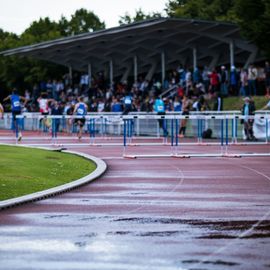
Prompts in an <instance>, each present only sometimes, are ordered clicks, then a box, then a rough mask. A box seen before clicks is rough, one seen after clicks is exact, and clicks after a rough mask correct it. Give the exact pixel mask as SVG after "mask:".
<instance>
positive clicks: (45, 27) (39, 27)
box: [20, 17, 61, 45]
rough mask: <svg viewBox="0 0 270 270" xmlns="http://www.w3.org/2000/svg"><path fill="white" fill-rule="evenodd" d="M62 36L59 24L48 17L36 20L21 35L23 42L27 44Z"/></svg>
mask: <svg viewBox="0 0 270 270" xmlns="http://www.w3.org/2000/svg"><path fill="white" fill-rule="evenodd" d="M59 37H61V32H60V31H59V25H58V23H56V22H53V21H51V20H50V19H49V18H48V17H46V18H44V19H43V18H40V19H39V20H38V21H34V22H33V23H32V24H31V25H30V27H28V28H27V29H26V30H25V31H24V32H23V34H22V35H21V37H20V40H21V44H20V45H27V44H33V43H37V42H42V41H46V40H52V39H56V38H59Z"/></svg>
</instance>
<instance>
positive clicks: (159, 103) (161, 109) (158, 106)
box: [154, 98, 165, 112]
mask: <svg viewBox="0 0 270 270" xmlns="http://www.w3.org/2000/svg"><path fill="white" fill-rule="evenodd" d="M154 110H155V112H165V105H164V102H163V101H162V100H161V99H160V98H158V99H156V101H155V104H154Z"/></svg>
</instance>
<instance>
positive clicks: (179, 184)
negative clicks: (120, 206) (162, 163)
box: [124, 166, 185, 216]
mask: <svg viewBox="0 0 270 270" xmlns="http://www.w3.org/2000/svg"><path fill="white" fill-rule="evenodd" d="M171 167H172V168H174V169H176V171H177V172H178V177H177V179H179V181H178V183H177V184H176V185H175V186H174V187H173V189H171V190H169V191H167V192H164V193H166V194H170V193H173V192H174V191H175V190H176V189H177V188H179V187H180V186H181V185H182V184H183V182H184V179H185V176H184V174H183V171H182V170H181V169H180V168H178V167H176V166H171ZM161 198H162V197H161V196H160V197H158V198H157V199H156V200H158V199H161ZM149 205H151V203H150V204H147V205H141V206H139V207H137V208H135V209H133V210H131V211H129V212H127V213H125V214H124V215H125V216H126V215H129V214H134V213H136V212H137V211H139V210H141V209H143V208H145V207H146V206H149Z"/></svg>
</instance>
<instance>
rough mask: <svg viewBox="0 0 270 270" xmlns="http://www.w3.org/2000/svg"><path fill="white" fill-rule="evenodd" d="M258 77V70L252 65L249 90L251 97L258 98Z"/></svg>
mask: <svg viewBox="0 0 270 270" xmlns="http://www.w3.org/2000/svg"><path fill="white" fill-rule="evenodd" d="M257 77H258V71H257V68H256V67H255V66H254V65H253V64H251V65H250V66H249V68H248V90H249V93H248V94H249V95H254V96H256V94H257V87H256V80H257Z"/></svg>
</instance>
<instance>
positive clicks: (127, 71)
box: [121, 65, 132, 83]
mask: <svg viewBox="0 0 270 270" xmlns="http://www.w3.org/2000/svg"><path fill="white" fill-rule="evenodd" d="M131 68H132V66H130V65H129V66H128V67H127V69H126V71H125V72H124V74H123V76H122V78H121V82H122V83H126V82H127V79H128V75H129V73H130V71H131Z"/></svg>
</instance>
